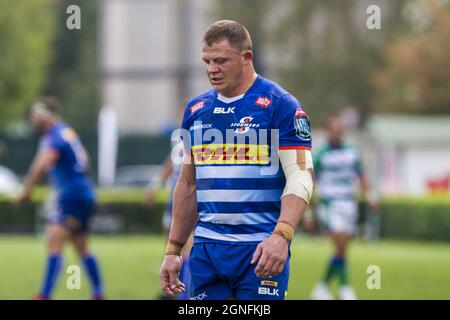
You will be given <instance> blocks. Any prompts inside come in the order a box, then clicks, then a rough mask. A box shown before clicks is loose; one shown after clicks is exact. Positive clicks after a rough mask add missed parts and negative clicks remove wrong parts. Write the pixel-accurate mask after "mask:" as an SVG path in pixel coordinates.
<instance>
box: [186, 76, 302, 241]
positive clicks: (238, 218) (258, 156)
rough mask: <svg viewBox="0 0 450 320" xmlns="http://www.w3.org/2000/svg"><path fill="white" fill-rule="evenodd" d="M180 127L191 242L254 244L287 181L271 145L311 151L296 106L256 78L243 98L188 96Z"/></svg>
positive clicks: (270, 222)
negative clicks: (189, 186) (191, 176)
mask: <svg viewBox="0 0 450 320" xmlns="http://www.w3.org/2000/svg"><path fill="white" fill-rule="evenodd" d="M182 127H183V129H185V130H188V131H189V138H187V139H186V138H185V146H186V149H187V150H186V151H188V152H190V153H191V154H192V156H193V159H194V162H195V168H196V179H197V180H196V181H197V203H198V204H197V208H198V213H199V221H198V223H197V226H196V229H195V242H196V243H199V242H227V243H230V242H231V243H237V242H239V243H240V244H255V243H258V242H260V241H262V240H263V239H265V238H266V237H268V236H269V235H270V234H271V233H272V230H273V229H274V227H275V225H276V223H277V220H278V217H279V214H280V206H281V199H280V197H281V194H282V192H283V189H284V187H285V183H286V180H285V177H284V174H283V170H282V168H281V165H280V163H279V159H278V157H277V152H278V149H310V148H311V132H310V126H309V118H308V116H307V114H306V113H305V112H304V111H303V107H302V106H301V104H300V103H299V102H298V101H297V100H296V99H295V98H294V97H293V96H292V95H291V94H289V93H288V92H287V91H285V90H284V89H282V88H281V87H280V86H279V85H277V84H275V83H274V82H272V81H269V80H267V79H264V78H262V77H261V76H258V77H257V78H256V80H255V82H254V83H253V85H252V86H251V87H250V89H249V90H248V91H247V92H246V93H245V94H244V95H241V96H238V97H234V98H226V97H223V96H221V95H220V94H218V93H217V92H216V91H215V90H210V91H208V92H206V93H204V94H202V95H200V96H197V97H196V98H194V99H192V100H191V101H189V102H188V104H187V107H186V110H185V114H184V118H183V124H182ZM186 140H189V141H186ZM272 156H274V157H272Z"/></svg>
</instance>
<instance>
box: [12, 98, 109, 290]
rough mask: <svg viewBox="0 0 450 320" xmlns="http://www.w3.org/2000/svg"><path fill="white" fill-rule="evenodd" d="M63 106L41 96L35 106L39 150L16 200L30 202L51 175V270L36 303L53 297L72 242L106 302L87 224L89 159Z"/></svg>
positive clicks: (32, 114) (90, 209)
mask: <svg viewBox="0 0 450 320" xmlns="http://www.w3.org/2000/svg"><path fill="white" fill-rule="evenodd" d="M60 107H61V105H60V102H59V100H58V99H57V98H55V97H42V98H40V99H39V100H38V101H37V102H35V103H34V104H33V106H32V107H31V110H30V115H29V120H30V122H31V124H32V126H33V128H34V129H35V130H36V131H38V132H39V133H41V134H42V135H41V138H40V142H39V147H38V151H37V153H36V156H35V158H34V160H33V163H32V165H31V167H30V169H29V172H28V174H27V176H26V178H25V183H24V187H23V190H22V191H21V193H20V195H19V197H18V199H17V202H18V203H22V202H24V201H26V200H27V199H29V197H30V195H31V191H32V189H33V186H34V185H35V184H36V183H37V182H38V181H39V180H40V179H41V178H43V176H44V175H45V174H47V173H49V174H50V178H51V182H52V185H53V189H54V191H55V193H56V196H55V197H54V205H53V206H52V207H53V209H54V210H53V212H50V215H49V217H48V226H47V247H48V258H47V269H46V272H45V275H44V281H43V284H42V288H41V291H40V293H39V295H38V296H37V297H36V298H37V299H50V298H51V296H52V292H53V289H54V287H55V284H56V282H57V279H58V275H59V274H60V271H61V268H62V251H63V248H64V243H65V242H66V241H67V240H70V241H71V242H72V243H73V245H74V247H75V250H76V252H77V254H78V255H79V256H80V258H81V259H82V261H83V264H84V266H85V268H86V271H87V274H88V277H89V280H90V282H91V287H92V293H93V294H92V298H93V299H103V296H104V294H103V288H102V281H101V277H100V270H99V267H98V263H97V261H96V258H95V257H94V255H93V254H91V253H90V251H89V249H88V243H87V234H86V233H87V231H88V223H89V218H90V216H91V214H92V213H93V211H94V207H95V194H94V189H93V186H92V185H91V183H90V182H89V180H88V178H87V176H86V170H87V166H88V156H87V153H86V151H85V150H84V148H83V146H82V144H81V142H80V140H79V139H78V137H77V134H76V133H75V131H74V130H73V129H71V128H70V127H68V126H67V125H66V124H65V123H64V122H63V121H62V119H61V118H60V116H59V110H60Z"/></svg>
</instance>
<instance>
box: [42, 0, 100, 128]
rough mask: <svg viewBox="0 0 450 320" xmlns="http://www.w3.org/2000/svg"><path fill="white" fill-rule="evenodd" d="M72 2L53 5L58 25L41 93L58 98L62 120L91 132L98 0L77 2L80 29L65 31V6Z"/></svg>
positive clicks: (96, 97) (95, 94)
mask: <svg viewBox="0 0 450 320" xmlns="http://www.w3.org/2000/svg"><path fill="white" fill-rule="evenodd" d="M71 4H74V1H72V0H60V1H59V2H58V5H57V11H58V25H60V26H62V27H60V28H58V29H57V35H56V40H55V42H54V43H53V50H54V51H55V59H54V60H53V62H52V64H51V69H50V77H49V81H48V83H47V87H46V89H45V93H47V94H52V95H56V96H58V97H59V98H60V99H61V101H62V102H63V105H64V107H63V111H62V113H63V116H64V119H65V120H66V121H67V122H69V123H70V124H71V125H73V126H74V127H76V128H77V129H80V130H83V131H91V130H92V129H93V128H95V126H96V119H97V113H98V107H99V95H98V93H99V92H98V67H97V41H98V40H97V16H98V15H97V13H98V9H97V8H98V1H92V0H78V1H76V5H78V6H79V7H80V10H81V29H80V30H76V29H75V30H69V29H68V28H66V20H67V18H68V17H69V14H67V13H66V10H67V7H68V6H70V5H71Z"/></svg>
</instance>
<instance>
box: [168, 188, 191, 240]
mask: <svg viewBox="0 0 450 320" xmlns="http://www.w3.org/2000/svg"><path fill="white" fill-rule="evenodd" d="M172 215H173V216H172V226H171V228H170V233H169V239H170V240H172V241H176V242H178V243H181V244H185V243H186V241H187V240H188V238H189V235H190V234H191V232H192V230H193V229H194V226H195V224H196V222H197V220H198V212H197V196H196V187H195V184H189V183H187V182H185V181H178V183H177V185H176V187H175V190H174V194H173V214H172Z"/></svg>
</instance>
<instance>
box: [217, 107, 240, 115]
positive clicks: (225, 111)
mask: <svg viewBox="0 0 450 320" xmlns="http://www.w3.org/2000/svg"><path fill="white" fill-rule="evenodd" d="M234 109H235V107H228V108H221V107H216V108H214V111H213V113H214V114H232V113H234Z"/></svg>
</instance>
